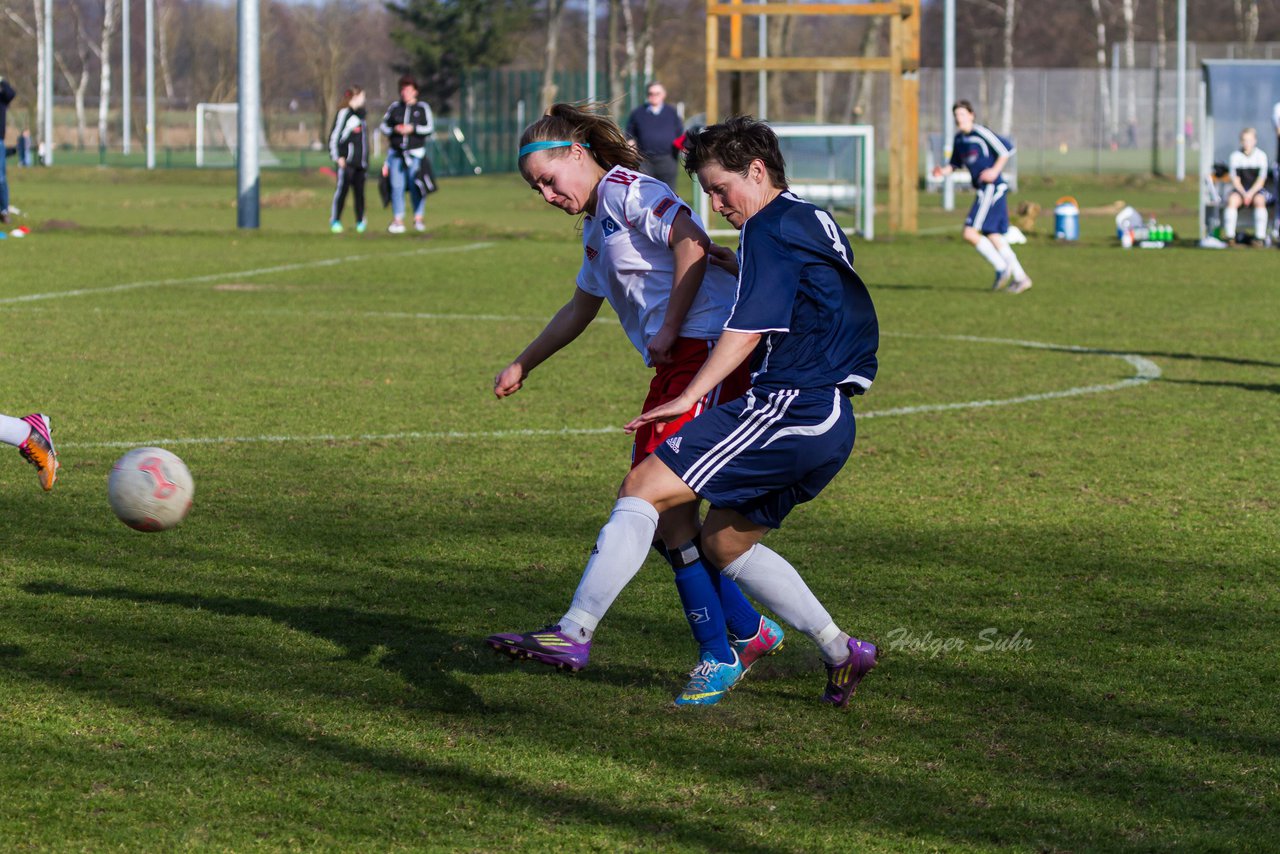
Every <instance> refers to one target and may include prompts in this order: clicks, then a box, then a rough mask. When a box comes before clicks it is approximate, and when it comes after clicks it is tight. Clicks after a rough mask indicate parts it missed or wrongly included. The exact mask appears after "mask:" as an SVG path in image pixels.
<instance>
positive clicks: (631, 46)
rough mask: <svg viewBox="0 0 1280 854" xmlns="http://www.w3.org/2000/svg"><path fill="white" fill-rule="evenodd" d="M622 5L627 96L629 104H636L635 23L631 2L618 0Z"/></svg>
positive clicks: (637, 71)
mask: <svg viewBox="0 0 1280 854" xmlns="http://www.w3.org/2000/svg"><path fill="white" fill-rule="evenodd" d="M620 3H621V5H622V21H623V24H624V25H625V32H626V50H627V95H628V96H629V97H630V98H631V103H633V104H634V103H635V102H636V100H637V99H636V76H637V75H638V74H639V68H638V65H637V58H638V57H637V56H636V22H635V17H634V16H633V15H632V14H631V0H620Z"/></svg>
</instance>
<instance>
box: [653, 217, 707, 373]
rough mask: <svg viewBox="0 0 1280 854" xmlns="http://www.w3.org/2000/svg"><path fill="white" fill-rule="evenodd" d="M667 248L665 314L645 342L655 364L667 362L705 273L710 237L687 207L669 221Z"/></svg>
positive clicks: (669, 359)
mask: <svg viewBox="0 0 1280 854" xmlns="http://www.w3.org/2000/svg"><path fill="white" fill-rule="evenodd" d="M667 243H668V245H669V246H670V247H671V252H672V255H673V256H674V258H673V268H672V271H671V296H670V297H668V299H667V313H666V315H665V316H664V317H663V320H662V328H661V329H659V330H658V333H657V334H656V335H654V336H653V339H652V340H651V341H650V342H649V355H650V356H651V357H652V359H653V363H654V364H655V365H662V364H666V363H667V362H670V361H671V348H672V347H674V346H675V343H676V339H677V338H678V337H679V336H680V328H681V327H682V326H684V319H685V317H686V316H688V314H689V307H690V306H692V305H693V300H694V298H695V297H697V295H698V290H699V289H700V288H701V287H702V277H703V276H705V275H706V272H707V253H708V251H709V250H710V248H711V238H709V237H707V235H706V232H704V231H703V230H702V229H701V228H699V227H698V226H697V224H696V223H694V221H693V217H691V216H689V212H688V210H682V211H681V212H680V213H678V214H676V218H675V220H674V221H673V222H672V223H671V235H670V237H668V239H667Z"/></svg>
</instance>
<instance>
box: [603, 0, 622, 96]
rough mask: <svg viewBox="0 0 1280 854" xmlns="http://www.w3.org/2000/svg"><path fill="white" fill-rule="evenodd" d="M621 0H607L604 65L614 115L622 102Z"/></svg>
mask: <svg viewBox="0 0 1280 854" xmlns="http://www.w3.org/2000/svg"><path fill="white" fill-rule="evenodd" d="M621 2H622V0H609V31H608V36H607V41H608V45H607V47H606V48H605V52H606V53H607V54H608V57H607V61H606V63H605V64H606V66H607V67H608V72H609V108H610V110H611V111H612V112H613V113H614V115H615V116H616V115H617V114H618V110H619V107H620V106H621V104H622V63H620V62H618V30H619V29H620V28H619V26H618V18H619V15H618V4H619V3H621Z"/></svg>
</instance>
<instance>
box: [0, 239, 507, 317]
mask: <svg viewBox="0 0 1280 854" xmlns="http://www.w3.org/2000/svg"><path fill="white" fill-rule="evenodd" d="M490 246H493V244H492V243H468V244H466V245H464V246H433V247H429V248H423V249H410V250H408V251H407V252H368V253H364V254H361V255H343V256H341V257H339V258H325V259H323V260H320V261H302V262H299V263H297V264H277V265H275V266H272V267H257V268H254V269H252V270H234V271H228V272H225V273H211V274H209V275H207V276H187V277H185V278H174V279H149V280H146V281H141V282H125V283H124V284H120V285H107V286H106V287H103V288H76V289H74V290H70V291H49V292H47V293H42V294H23V295H22V296H16V297H4V298H2V299H0V305H13V304H16V303H27V302H40V301H42V300H53V299H67V298H69V297H83V296H93V295H95V294H114V293H120V292H121V291H136V290H139V289H141V288H159V287H164V286H166V285H193V284H198V283H200V282H216V281H218V280H226V279H245V278H249V277H252V276H266V275H270V274H271V273H288V272H292V271H294V270H312V269H316V268H319V267H336V266H338V265H340V264H351V263H354V262H356V261H369V260H373V259H377V258H405V257H409V256H414V255H443V254H445V253H450V252H474V251H475V250H477V249H487V248H489V247H490Z"/></svg>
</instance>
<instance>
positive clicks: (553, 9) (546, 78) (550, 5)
mask: <svg viewBox="0 0 1280 854" xmlns="http://www.w3.org/2000/svg"><path fill="white" fill-rule="evenodd" d="M563 20H564V0H547V47H546V51H545V52H544V54H543V66H542V111H543V112H546V111H547V108H548V107H550V106H551V105H552V104H554V103H555V102H556V92H557V91H558V89H557V87H556V58H557V54H558V45H559V43H560V25H561V24H562V23H563Z"/></svg>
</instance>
